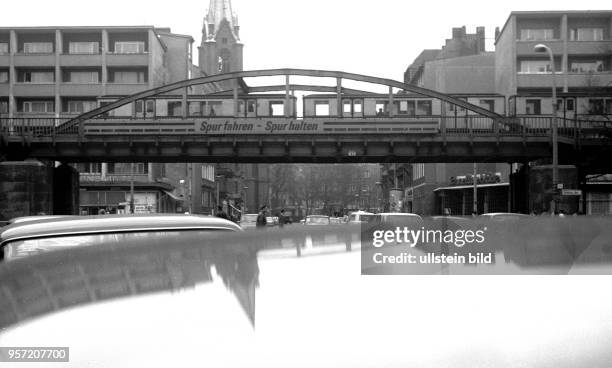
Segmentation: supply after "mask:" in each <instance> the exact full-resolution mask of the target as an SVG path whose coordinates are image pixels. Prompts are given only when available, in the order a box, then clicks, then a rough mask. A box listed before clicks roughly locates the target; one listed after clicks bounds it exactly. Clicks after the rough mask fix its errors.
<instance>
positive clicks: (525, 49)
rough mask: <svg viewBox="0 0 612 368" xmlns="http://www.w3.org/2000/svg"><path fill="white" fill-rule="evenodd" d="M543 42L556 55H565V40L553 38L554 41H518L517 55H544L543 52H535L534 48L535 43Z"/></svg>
mask: <svg viewBox="0 0 612 368" xmlns="http://www.w3.org/2000/svg"><path fill="white" fill-rule="evenodd" d="M541 43H543V44H544V45H546V46H548V47H550V49H551V50H552V52H553V54H554V55H563V41H561V40H552V41H516V55H517V56H542V53H541V52H535V51H534V50H533V48H534V47H535V45H538V44H541Z"/></svg>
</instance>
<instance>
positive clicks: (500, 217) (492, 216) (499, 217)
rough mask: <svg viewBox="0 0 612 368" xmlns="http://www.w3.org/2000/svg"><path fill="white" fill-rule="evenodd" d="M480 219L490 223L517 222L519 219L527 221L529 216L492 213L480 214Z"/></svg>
mask: <svg viewBox="0 0 612 368" xmlns="http://www.w3.org/2000/svg"><path fill="white" fill-rule="evenodd" d="M480 217H481V218H483V219H488V220H491V221H518V220H521V219H528V218H530V217H531V216H529V215H525V214H523V213H509V212H492V213H485V214H482V215H480Z"/></svg>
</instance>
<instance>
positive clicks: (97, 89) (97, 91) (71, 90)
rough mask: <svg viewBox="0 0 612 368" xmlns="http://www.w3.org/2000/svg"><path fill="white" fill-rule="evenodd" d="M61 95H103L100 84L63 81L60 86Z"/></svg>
mask: <svg viewBox="0 0 612 368" xmlns="http://www.w3.org/2000/svg"><path fill="white" fill-rule="evenodd" d="M60 94H61V95H62V96H100V95H103V94H104V93H103V88H102V84H100V83H92V84H78V83H63V84H62V85H61V86H60Z"/></svg>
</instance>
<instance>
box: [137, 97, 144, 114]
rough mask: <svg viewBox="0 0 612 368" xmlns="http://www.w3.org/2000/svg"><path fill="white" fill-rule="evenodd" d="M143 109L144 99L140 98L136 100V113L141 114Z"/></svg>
mask: <svg viewBox="0 0 612 368" xmlns="http://www.w3.org/2000/svg"><path fill="white" fill-rule="evenodd" d="M143 111H144V101H142V100H138V101H136V113H137V114H142V112H143Z"/></svg>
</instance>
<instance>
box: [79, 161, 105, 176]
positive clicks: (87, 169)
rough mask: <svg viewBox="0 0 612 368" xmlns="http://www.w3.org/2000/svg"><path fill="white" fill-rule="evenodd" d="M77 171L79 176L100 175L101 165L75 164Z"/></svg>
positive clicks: (93, 163) (91, 163) (96, 163)
mask: <svg viewBox="0 0 612 368" xmlns="http://www.w3.org/2000/svg"><path fill="white" fill-rule="evenodd" d="M77 170H78V171H79V173H81V174H100V173H102V164H101V163H99V162H83V163H79V164H77Z"/></svg>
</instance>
